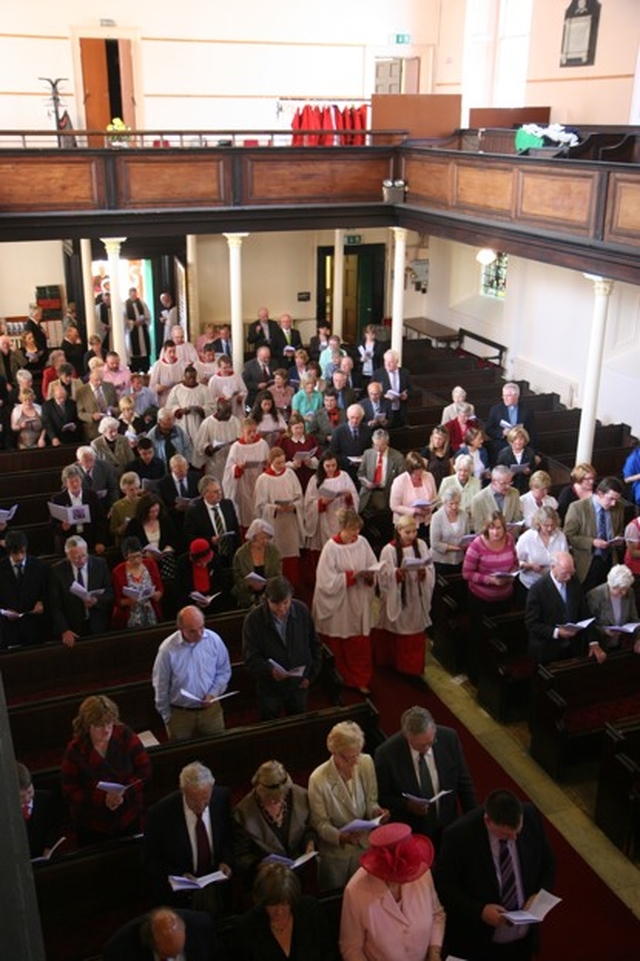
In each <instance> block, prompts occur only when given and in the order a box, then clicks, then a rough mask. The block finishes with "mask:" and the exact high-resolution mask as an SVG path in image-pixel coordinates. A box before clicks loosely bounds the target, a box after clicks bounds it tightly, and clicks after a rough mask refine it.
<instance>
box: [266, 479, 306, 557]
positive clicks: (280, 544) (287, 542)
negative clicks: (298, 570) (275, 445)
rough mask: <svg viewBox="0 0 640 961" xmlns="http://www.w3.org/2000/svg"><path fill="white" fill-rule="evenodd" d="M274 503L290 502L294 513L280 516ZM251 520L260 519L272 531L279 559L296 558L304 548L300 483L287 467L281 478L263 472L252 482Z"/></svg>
mask: <svg viewBox="0 0 640 961" xmlns="http://www.w3.org/2000/svg"><path fill="white" fill-rule="evenodd" d="M278 500H289V501H293V504H294V507H295V511H293V512H291V513H281V512H280V511H278V510H277V507H278V505H277V504H276V501H278ZM254 512H255V517H261V518H262V520H264V521H267V523H269V524H271V526H272V527H273V533H274V538H273V539H274V542H275V545H276V547H277V548H278V550H279V551H280V556H281V557H283V558H284V557H299V556H300V548H301V547H302V546H303V545H304V516H303V513H304V506H303V495H302V487H301V486H300V481H299V480H298V478H297V477H296V474H295V471H294V470H292V468H291V467H286V468H285V469H284V471H283V472H282V474H278V475H272V474H269V473H267V472H266V471H265V472H264V473H262V474H261V475H260V477H259V478H258V480H257V481H256V486H255V492H254Z"/></svg>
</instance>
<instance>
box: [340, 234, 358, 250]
mask: <svg viewBox="0 0 640 961" xmlns="http://www.w3.org/2000/svg"><path fill="white" fill-rule="evenodd" d="M344 242H345V244H346V245H347V247H353V246H354V244H361V243H362V234H347V235H346V237H345V238H344Z"/></svg>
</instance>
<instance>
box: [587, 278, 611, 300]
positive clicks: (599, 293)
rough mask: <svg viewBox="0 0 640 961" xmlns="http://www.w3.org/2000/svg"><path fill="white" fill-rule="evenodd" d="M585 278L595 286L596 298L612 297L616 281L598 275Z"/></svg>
mask: <svg viewBox="0 0 640 961" xmlns="http://www.w3.org/2000/svg"><path fill="white" fill-rule="evenodd" d="M583 276H584V277H585V278H586V280H590V281H591V283H592V284H593V292H594V294H595V295H596V297H610V296H611V291H612V290H613V288H614V286H615V280H610V279H609V277H600V276H598V274H584V275H583Z"/></svg>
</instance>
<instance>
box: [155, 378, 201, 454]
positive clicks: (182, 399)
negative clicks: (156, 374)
mask: <svg viewBox="0 0 640 961" xmlns="http://www.w3.org/2000/svg"><path fill="white" fill-rule="evenodd" d="M165 407H166V408H167V409H168V410H172V411H176V410H177V409H178V408H179V407H202V409H203V410H204V416H205V417H206V416H207V414H210V413H211V401H210V399H209V394H208V392H207V388H206V387H203V386H202V384H197V385H196V386H195V387H185V385H184V384H176V385H175V386H174V387H172V388H171V390H170V392H169V396H168V397H167V403H166V404H165ZM176 419H177V423H178V424H180V426H181V427H182V429H183V431H185V433H186V434H187V435H188V437H189V440H190V441H191V444H192V446H193V445H194V444H195V442H196V437H197V435H198V431H199V429H200V425H201V424H202V422H203V418H202V417H201V416H200V414H195V413H189V414H185V415H184V416H183V417H180V418H176Z"/></svg>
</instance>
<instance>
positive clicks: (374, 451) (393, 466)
mask: <svg viewBox="0 0 640 961" xmlns="http://www.w3.org/2000/svg"><path fill="white" fill-rule="evenodd" d="M371 440H372V446H371V447H370V448H369V450H366V451H365V452H364V454H363V455H362V462H361V464H360V467H359V468H358V480H359V482H360V506H359V512H360V514H362V516H363V517H365V518H366V517H367V515H368V514H375V513H378V512H380V511H388V510H389V494H390V492H391V485H392V483H393V481H394V480H395V479H396V477H398V475H399V474H402V473H403V471H404V469H405V463H404V456H403V455H402V454H401V453H400V451H397V450H394V449H393V448H392V447H389V434H388V432H387V431H386V430H383V429H382V428H381V427H378V429H377V430H374V432H373V434H372V437H371Z"/></svg>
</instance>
